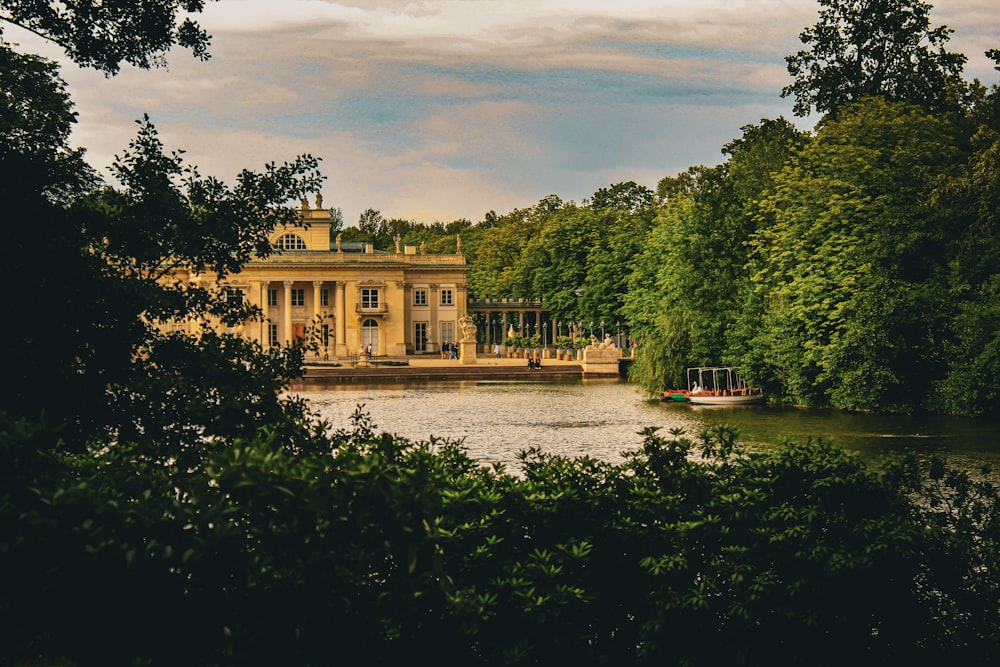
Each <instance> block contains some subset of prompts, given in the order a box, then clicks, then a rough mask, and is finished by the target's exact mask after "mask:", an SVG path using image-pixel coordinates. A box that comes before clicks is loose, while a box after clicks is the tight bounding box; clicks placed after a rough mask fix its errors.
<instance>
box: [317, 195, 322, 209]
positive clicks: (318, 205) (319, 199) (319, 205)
mask: <svg viewBox="0 0 1000 667" xmlns="http://www.w3.org/2000/svg"><path fill="white" fill-rule="evenodd" d="M316 208H323V193H322V192H317V193H316Z"/></svg>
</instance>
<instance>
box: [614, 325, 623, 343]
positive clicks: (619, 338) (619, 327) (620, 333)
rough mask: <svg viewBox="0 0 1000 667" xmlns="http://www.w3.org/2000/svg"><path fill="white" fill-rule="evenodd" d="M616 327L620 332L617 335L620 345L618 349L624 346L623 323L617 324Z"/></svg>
mask: <svg viewBox="0 0 1000 667" xmlns="http://www.w3.org/2000/svg"><path fill="white" fill-rule="evenodd" d="M615 327H616V328H617V330H618V334H617V336H618V343H617V344H618V347H621V346H622V323H621V322H615Z"/></svg>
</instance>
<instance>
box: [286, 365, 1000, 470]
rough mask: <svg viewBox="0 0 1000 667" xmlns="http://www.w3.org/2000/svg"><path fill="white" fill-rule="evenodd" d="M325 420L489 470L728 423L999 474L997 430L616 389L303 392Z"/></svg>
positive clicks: (579, 385)
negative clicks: (464, 455) (362, 422)
mask: <svg viewBox="0 0 1000 667" xmlns="http://www.w3.org/2000/svg"><path fill="white" fill-rule="evenodd" d="M294 391H295V392H296V393H297V394H299V395H301V396H303V397H304V398H306V399H307V400H308V401H309V403H310V404H311V405H312V407H313V409H314V411H316V412H317V413H318V414H319V415H320V416H321V417H322V418H324V419H326V420H328V421H329V422H330V423H331V424H332V425H333V426H334V427H336V428H347V427H348V426H349V424H350V416H351V414H352V413H353V412H354V411H355V408H356V407H357V406H358V405H363V406H364V411H365V412H367V413H368V414H369V415H370V416H371V417H372V419H373V421H374V422H375V425H376V427H377V430H378V431H385V432H389V433H393V434H396V435H400V436H403V437H406V438H408V439H411V440H427V439H429V438H430V437H431V436H435V437H448V438H452V439H459V438H460V439H462V440H463V444H464V446H465V448H466V450H467V451H468V452H469V455H470V456H471V457H472V458H474V459H476V460H477V461H479V462H481V463H483V464H491V463H503V464H505V465H507V466H512V465H514V464H515V463H516V455H517V452H519V451H521V450H524V449H527V448H528V447H533V446H537V447H539V448H541V449H543V450H545V451H547V452H551V453H553V454H561V455H564V456H582V455H589V456H592V457H594V458H598V459H602V460H606V461H611V462H616V463H617V462H620V461H621V460H622V459H621V452H622V451H624V450H629V449H636V448H638V447H639V445H640V444H641V442H642V436H641V435H640V434H639V432H640V431H641V430H642V429H643V428H645V427H649V426H656V427H660V429H661V431H662V432H663V433H664V434H667V433H668V431H669V430H670V429H674V428H679V429H683V430H684V432H685V433H687V434H688V435H691V436H695V435H697V434H698V433H700V432H701V431H702V430H704V429H706V428H712V427H715V426H720V425H724V424H728V425H732V426H735V427H737V428H738V429H739V430H740V434H741V438H740V440H741V441H742V442H743V443H745V444H746V445H748V446H750V447H754V448H760V447H769V446H773V445H774V444H775V443H777V442H779V440H780V439H782V438H792V439H795V440H798V441H805V440H806V439H807V438H808V437H813V438H814V439H815V438H817V437H824V438H828V439H830V440H832V441H833V443H834V444H837V445H839V446H842V447H844V448H847V449H851V450H855V451H858V452H860V453H861V455H862V456H864V457H865V458H868V459H877V458H878V457H880V456H881V455H883V454H889V453H902V452H918V453H943V454H946V455H947V456H948V458H949V459H950V460H952V461H953V462H954V463H956V464H960V465H963V466H970V467H978V465H979V464H980V463H991V464H993V466H994V467H995V468H998V469H1000V423H998V422H996V421H984V420H975V419H968V418H960V417H941V416H932V415H916V416H880V415H866V414H850V413H845V412H840V411H836V410H809V409H796V408H773V407H769V406H761V405H757V406H746V407H709V406H693V405H689V404H685V403H666V402H663V401H658V400H654V401H650V400H646V399H644V398H643V396H642V395H640V394H639V393H638V391H637V389H636V387H635V386H634V385H630V384H627V383H624V382H618V381H613V380H612V381H582V382H558V383H543V382H502V381H477V382H447V383H433V384H429V383H428V384H418V385H375V386H357V385H350V386H344V385H341V386H337V387H322V388H321V387H315V386H309V385H297V386H296V387H295V388H294Z"/></svg>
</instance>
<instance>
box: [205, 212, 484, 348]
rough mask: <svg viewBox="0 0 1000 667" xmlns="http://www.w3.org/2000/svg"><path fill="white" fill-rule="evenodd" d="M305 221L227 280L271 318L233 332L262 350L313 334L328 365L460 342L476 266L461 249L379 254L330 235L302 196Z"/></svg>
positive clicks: (322, 215) (280, 231) (326, 221)
mask: <svg viewBox="0 0 1000 667" xmlns="http://www.w3.org/2000/svg"><path fill="white" fill-rule="evenodd" d="M300 214H301V216H302V221H303V222H304V223H305V226H303V227H279V228H277V229H275V230H274V233H273V235H272V237H271V243H272V245H273V247H274V248H275V252H274V253H273V254H272V255H271V256H269V257H266V258H261V259H255V260H253V261H251V262H249V263H248V264H247V265H246V266H244V268H243V270H242V271H241V272H240V273H238V274H234V275H231V276H229V278H228V280H227V285H226V286H227V288H228V289H229V293H230V296H231V298H241V299H245V300H247V301H248V302H249V303H252V304H254V305H256V306H259V307H260V308H261V310H262V311H263V313H264V316H265V318H266V319H265V320H264V321H250V322H247V323H246V324H244V325H243V326H242V327H237V328H236V330H237V331H238V332H239V333H242V334H243V335H245V336H247V337H248V338H252V339H254V340H257V341H259V342H260V343H261V344H262V345H263V346H264V347H265V348H268V347H273V346H277V345H284V344H289V343H294V342H296V341H300V340H303V339H305V338H306V337H307V336H308V337H310V338H311V339H312V340H314V341H317V342H318V343H319V346H320V351H319V353H318V356H320V357H324V358H338V357H344V356H346V355H351V354H357V353H358V352H359V351H360V350H361V349H363V348H364V347H365V346H367V345H368V344H371V347H372V353H373V354H376V355H389V356H403V355H406V354H420V353H424V352H437V351H439V350H440V349H441V344H442V343H444V342H448V343H451V342H454V341H456V340H458V339H459V338H460V337H461V333H462V332H461V330H460V329H459V320H460V318H462V317H463V316H464V315H465V314H466V301H467V298H466V277H467V275H468V272H469V268H470V267H469V265H468V264H467V263H466V261H465V255H464V254H463V253H462V251H461V244H460V243H459V247H458V252H457V253H456V254H428V253H426V252H425V250H424V249H423V248H417V247H415V246H405V247H400V246H399V241H397V243H396V250H395V252H384V251H376V250H375V249H374V248H373V247H372V245H371V244H366V243H342V242H341V241H340V237H339V236H338V237H337V238H336V239H334V238H331V236H332V234H331V225H332V222H333V220H332V219H331V216H330V211H329V210H327V209H323V208H322V197H321V196H317V197H316V206H315V207H310V206H309V202H308V201H307V200H305V199H303V201H302V207H301V211H300ZM195 279H197V278H195Z"/></svg>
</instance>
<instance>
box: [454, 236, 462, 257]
mask: <svg viewBox="0 0 1000 667" xmlns="http://www.w3.org/2000/svg"><path fill="white" fill-rule="evenodd" d="M455 252H456V253H457V254H459V255H461V254H462V237H461V236H460V235H459V234H455Z"/></svg>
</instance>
